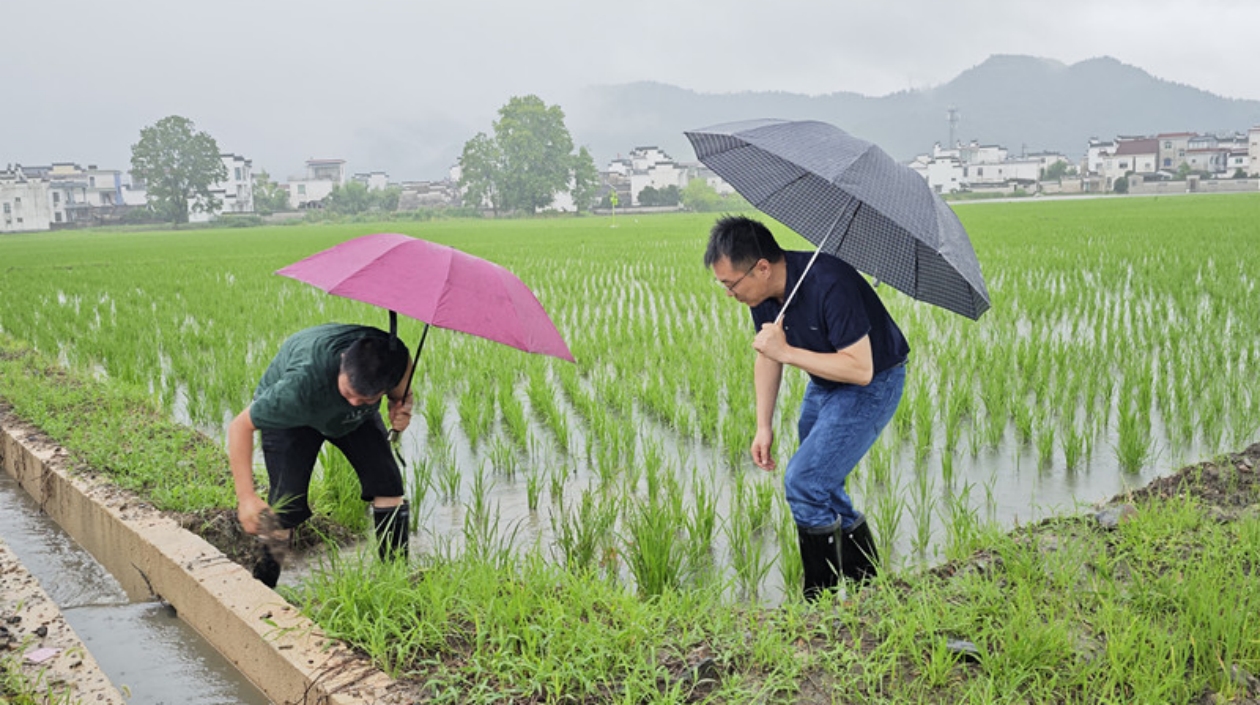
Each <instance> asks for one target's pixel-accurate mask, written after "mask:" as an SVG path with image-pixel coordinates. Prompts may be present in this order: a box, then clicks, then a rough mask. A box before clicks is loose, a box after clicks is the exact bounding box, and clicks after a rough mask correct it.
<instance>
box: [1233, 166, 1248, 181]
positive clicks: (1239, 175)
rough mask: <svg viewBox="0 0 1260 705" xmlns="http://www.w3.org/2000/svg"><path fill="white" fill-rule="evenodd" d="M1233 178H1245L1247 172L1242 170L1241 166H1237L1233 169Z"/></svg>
mask: <svg viewBox="0 0 1260 705" xmlns="http://www.w3.org/2000/svg"><path fill="white" fill-rule="evenodd" d="M1234 178H1235V179H1245V178H1247V172H1245V171H1243V169H1242V167H1238V168H1237V169H1235V170H1234Z"/></svg>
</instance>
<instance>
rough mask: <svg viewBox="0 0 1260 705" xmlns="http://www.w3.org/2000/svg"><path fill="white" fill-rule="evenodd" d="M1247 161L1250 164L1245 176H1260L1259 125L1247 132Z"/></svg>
mask: <svg viewBox="0 0 1260 705" xmlns="http://www.w3.org/2000/svg"><path fill="white" fill-rule="evenodd" d="M1247 159H1248V161H1249V162H1251V166H1250V167H1248V169H1247V174H1248V175H1250V176H1260V125H1257V126H1255V127H1253V128H1251V129H1250V130H1247Z"/></svg>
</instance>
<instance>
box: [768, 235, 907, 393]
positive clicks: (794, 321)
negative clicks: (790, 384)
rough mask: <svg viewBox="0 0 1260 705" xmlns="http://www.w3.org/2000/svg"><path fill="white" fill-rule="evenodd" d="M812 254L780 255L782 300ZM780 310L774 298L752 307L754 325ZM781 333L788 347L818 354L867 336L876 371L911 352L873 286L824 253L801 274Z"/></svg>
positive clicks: (817, 381)
mask: <svg viewBox="0 0 1260 705" xmlns="http://www.w3.org/2000/svg"><path fill="white" fill-rule="evenodd" d="M813 255H814V253H813V252H795V251H786V252H784V253H783V256H784V258H785V260H786V262H787V286H786V288H785V289H784V292H783V295H784V298H785V299H786V297H787V296H788V295H789V294H791V293H792V288H793V287H795V286H796V282H797V281H799V280H800V278H801V272H803V271H805V266H806V265H807V264H809V258H810V257H813ZM782 308H783V306H782V304H780V303H779V302H778V300H776V299H773V298H770V299H766V300H765V301H763V302H761V303H760V304H758V305H757V306H753V307H751V311H752V319H753V327H754V328H755V329H756V330H758V331H760V330H761V325H762V324H763V323H774V319H775V318H777V317H778V316H779V311H780V310H781V309H782ZM783 333H784V336H785V337H786V338H787V342H788V344H789V345H791V346H792V347H795V348H804V349H805V350H812V351H814V352H820V353H833V352H836V351H837V350H842V349H844V348H847V347H849V346H850V345H853V344H854V343H856V342H857V341H859V340H861V339H862V336H864V335H868V336H870V339H871V358H872V360H873V362H874V371H875V373H876V374H878V373H880V372H883V371H884V370H886V369H889V368H890V367H895V366H897V365H899V364H901V363H903V362H905V361H906V356H907V355H909V354H910V345H909V343H907V342H906V338H905V336H904V335H902V334H901V329H900V328H898V327H897V323H896V322H895V321H893V319H892V316H890V315H888V309H886V308H884V302H883V301H882V300H880V298H879V295H878V294H876V293H875V289H873V288H872V287H871V285H870V283H868V282H867V281H866V279H865V278H864V277H863V276H862V275H861V274H859V273H858V271H857V270H856V269H854V268H853V267H852V266H850V265H849V264H848V263H847V262H844V261H843V260H840V259H839V258H836V257H833V256H831V255H828V254H820V255H818V260H817V261H816V262H814V266H813V267H812V268H811V269H810V270H809V273H808V274H807V275H806V276H805V281H804V282H803V283H802V284H801V288H800V291H797V292H796V297H795V298H793V299H792V301H791V303H790V305H789V306H788V310H787V313H786V314H784V316H783ZM810 379H812V380H813V381H814V383H815V384H818V385H820V386H822V387H826V388H832V387H837V386H839V385H841V384H843V383H842V382H834V381H832V380H828V379H823V378H821V377H816V376H814V375H810Z"/></svg>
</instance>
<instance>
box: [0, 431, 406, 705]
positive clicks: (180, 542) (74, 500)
mask: <svg viewBox="0 0 1260 705" xmlns="http://www.w3.org/2000/svg"><path fill="white" fill-rule="evenodd" d="M0 464H2V465H3V468H4V471H5V472H7V473H8V474H9V475H10V476H12V477H13V478H14V479H15V480H17V482H18V483H19V484H20V485H21V486H22V488H23V489H24V490H25V491H26V492H27V493H28V494H30V495H31V497H33V498H34V499H35V501H36V502H37V503H39V505H40V507H41V508H42V509H43V510H44V511H45V512H46V513H47V514H48V515H49V516H50V517H51V518H52V519H53V520H54V521H56V522H57V523H58V524H60V525H61V527H62V528H63V529H64V530H65V531H66V532H67V533H68V534H70V535H71V536H72V537H73V538H74V539H75V541H77V542H78V543H79V544H80V545H81V546H83V548H85V549H86V550H87V551H88V552H89V553H91V554H92V555H93V556H94V557H95V558H96V560H97V561H98V562H100V563H101V565H103V566H104V567H105V569H106V570H108V571H109V572H110V573H112V574H113V575H114V577H115V578H117V580H118V581H119V583H121V584H122V586H123V589H124V590H125V591H126V592H127V594H128V595H129V596H131V598H132V599H136V600H143V599H149V598H156V597H160V598H161V599H163V600H165V601H166V602H167V603H169V604H170V605H171V606H172V607H174V608H175V610H176V612H177V614H178V615H179V617H180V618H181V619H183V620H184V621H185V622H187V623H188V624H189V625H190V626H191V627H193V628H194V629H195V630H197V631H198V632H199V633H200V634H201V635H202V636H203V637H204V638H205V639H206V641H208V642H209V643H210V644H211V645H212V646H214V648H215V649H217V650H218V651H219V652H220V653H221V654H223V656H224V657H225V658H226V659H228V661H230V662H231V663H232V664H233V665H234V666H236V668H237V669H239V670H240V671H241V673H242V674H243V675H244V676H245V677H246V678H248V679H249V680H250V681H251V682H253V683H254V684H255V685H256V686H257V687H258V688H259V689H260V690H262V691H263V693H265V694H266V695H267V697H268V698H270V699H271V700H272V701H274V702H276V703H283V704H285V705H288V704H290V703H292V704H294V705H296V704H297V703H303V704H313V703H319V704H321V705H367V704H372V705H377V704H380V705H384V704H385V703H395V702H398V700H397V699H396V697H391V696H395V694H396V693H397V690H398V689H397V687H396V685H397V684H396V683H395V682H394V681H393V679H391V678H389V677H388V676H387V675H386V674H385V673H384V672H382V671H380V670H379V669H377V668H375V667H373V666H372V665H371V664H370V663H369V662H368V661H367V660H366V659H365V658H363V657H362V656H360V655H357V654H355V653H354V652H353V651H351V650H350V649H349V648H347V647H346V646H345V645H343V644H342V643H340V642H338V641H335V640H333V639H329V638H327V637H325V636H324V635H323V634H322V633H321V632H320V630H319V628H318V626H317V625H316V624H314V623H313V622H311V621H310V620H309V619H307V618H306V617H303V616H302V615H301V614H299V613H298V611H297V610H296V609H294V608H293V607H292V606H290V605H288V604H287V603H285V601H284V600H283V599H282V598H281V597H280V596H279V595H278V594H276V592H275V591H273V590H271V589H270V588H268V587H266V586H265V585H263V584H261V583H259V582H258V581H257V580H254V578H253V576H251V575H250V573H249V571H247V570H245V569H244V568H242V567H241V566H239V565H237V564H236V563H234V562H232V561H231V560H229V559H228V558H227V557H226V556H225V555H223V553H222V552H221V551H219V550H218V549H217V548H215V547H214V546H212V545H210V544H209V543H208V542H206V541H205V540H203V539H202V538H201V537H199V536H197V535H195V534H193V533H192V532H190V531H188V530H186V529H184V528H182V527H181V526H180V525H179V524H178V522H176V521H175V520H174V519H172V518H170V517H167V516H165V515H164V514H163V513H162V512H160V511H158V510H157V509H155V508H153V507H152V506H151V505H149V504H147V503H145V502H143V501H141V500H138V499H137V498H136V496H135V495H134V494H132V493H129V492H127V491H125V490H123V489H121V488H119V487H117V486H116V485H113V484H111V483H109V482H108V481H106V480H104V479H100V478H94V477H92V476H90V475H89V474H86V473H72V472H71V466H70V462H69V456H68V453H67V452H66V450H65V449H64V448H61V447H60V446H58V445H56V444H55V443H54V442H52V441H51V440H50V439H48V437H47V436H46V435H45V434H43V432H41V431H40V430H39V429H38V428H36V427H34V426H32V425H30V424H28V423H26V422H25V421H23V420H22V419H20V418H18V417H17V416H15V415H13V414H12V413H11V412H8V411H6V410H4V409H0ZM224 472H227V470H226V469H225V470H224Z"/></svg>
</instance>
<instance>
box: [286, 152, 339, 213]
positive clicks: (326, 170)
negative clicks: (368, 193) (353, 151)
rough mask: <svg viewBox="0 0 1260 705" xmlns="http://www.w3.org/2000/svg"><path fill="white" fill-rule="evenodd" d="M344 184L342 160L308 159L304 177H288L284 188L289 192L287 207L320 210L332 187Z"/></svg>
mask: <svg viewBox="0 0 1260 705" xmlns="http://www.w3.org/2000/svg"><path fill="white" fill-rule="evenodd" d="M345 183H346V161H345V160H344V159H308V160H306V174H305V175H304V176H290V177H289V179H288V183H286V184H285V185H284V186H285V188H286V189H287V190H288V192H289V207H290V208H293V209H295V210H301V209H304V208H322V207H323V204H324V198H326V197H327V196H328V194H330V193H332V191H333V187H334V186H344V185H345Z"/></svg>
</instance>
